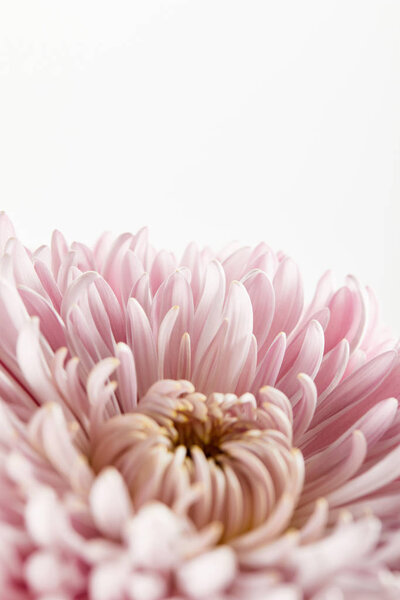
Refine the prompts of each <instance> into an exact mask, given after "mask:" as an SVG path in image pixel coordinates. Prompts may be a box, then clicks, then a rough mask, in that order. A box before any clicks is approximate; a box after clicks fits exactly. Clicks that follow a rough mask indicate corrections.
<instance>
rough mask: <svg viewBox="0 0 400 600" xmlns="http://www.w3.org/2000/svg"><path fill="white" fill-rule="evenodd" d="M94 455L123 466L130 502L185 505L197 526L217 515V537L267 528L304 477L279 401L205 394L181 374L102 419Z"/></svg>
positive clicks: (99, 464)
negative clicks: (133, 407)
mask: <svg viewBox="0 0 400 600" xmlns="http://www.w3.org/2000/svg"><path fill="white" fill-rule="evenodd" d="M91 461H92V466H93V468H94V470H95V471H97V472H99V471H101V470H102V469H103V468H104V467H106V466H109V465H113V466H115V467H116V468H117V469H118V470H119V471H120V473H121V474H122V475H123V477H124V480H125V482H126V484H127V487H128V489H129V492H130V495H131V498H132V502H133V506H134V508H135V509H139V508H140V507H141V506H142V505H143V504H145V503H146V502H148V501H150V500H159V501H161V502H163V503H165V504H167V505H169V506H171V507H173V508H175V509H178V510H179V509H183V508H185V509H188V514H189V516H190V517H191V519H192V521H193V522H194V523H195V524H196V526H197V527H199V528H201V527H203V526H205V525H207V524H209V523H212V522H219V523H220V524H221V538H220V539H221V541H222V542H225V541H227V540H231V539H233V538H236V537H238V536H241V535H243V534H245V533H247V532H250V531H252V530H254V529H257V528H259V527H260V526H261V525H262V524H263V526H264V527H265V524H266V523H267V522H268V519H269V518H270V517H271V515H273V514H274V512H275V511H276V508H277V506H278V505H279V503H280V501H281V500H282V498H283V497H284V496H285V497H288V496H289V497H290V498H291V500H292V501H293V504H295V502H296V500H297V497H298V494H299V492H300V490H301V486H302V482H303V479H302V473H303V461H302V456H301V453H300V451H299V450H296V449H295V448H293V447H292V441H291V426H290V422H289V420H288V419H287V417H286V415H285V414H284V411H283V410H282V409H281V408H279V407H278V406H275V405H273V404H271V403H262V405H261V406H258V405H257V402H256V400H255V398H254V396H253V395H251V394H244V395H243V396H241V397H237V396H236V395H234V394H219V393H214V394H211V395H209V396H205V395H203V394H200V393H197V392H195V391H194V387H193V385H192V384H190V383H189V382H186V381H169V380H166V381H161V382H159V383H157V384H155V385H154V386H152V387H151V388H150V390H149V391H148V393H147V394H146V395H145V396H144V397H143V398H142V400H141V401H140V404H139V406H138V409H137V412H133V413H130V414H124V415H119V416H116V417H113V418H112V419H109V420H108V421H106V422H104V424H103V425H102V426H101V428H100V430H99V431H98V432H97V434H96V437H95V440H94V445H93V452H92V457H91ZM282 526H284V523H282Z"/></svg>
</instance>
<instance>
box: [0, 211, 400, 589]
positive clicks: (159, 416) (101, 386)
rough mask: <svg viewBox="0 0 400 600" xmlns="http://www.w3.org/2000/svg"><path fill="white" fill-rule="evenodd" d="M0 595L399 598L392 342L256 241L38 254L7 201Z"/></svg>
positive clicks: (137, 241) (376, 324)
mask: <svg viewBox="0 0 400 600" xmlns="http://www.w3.org/2000/svg"><path fill="white" fill-rule="evenodd" d="M0 252H1V258H0V320H1V321H0V322H1V328H2V329H1V331H2V333H1V336H0V415H1V416H0V454H1V462H0V486H1V493H0V532H1V540H2V542H1V544H0V588H1V590H2V594H3V595H2V597H4V598H5V599H6V600H20V599H21V600H22V599H36V598H37V599H41V600H55V599H56V598H57V599H60V600H61V599H62V600H67V599H68V600H83V599H84V598H90V599H93V600H162V599H166V598H170V599H171V600H172V599H176V600H177V599H190V600H202V599H204V600H205V599H207V600H210V599H211V600H222V599H223V600H240V599H244V600H264V599H267V600H268V599H278V598H279V599H283V598H285V599H286V598H287V599H293V600H301V599H304V600H308V599H311V598H312V599H314V600H330V599H333V598H334V599H336V598H338V599H341V600H342V599H343V600H349V599H351V600H353V599H355V600H364V599H373V598H379V599H392V598H398V597H399V596H400V575H399V574H398V573H397V571H398V570H399V568H400V510H399V507H400V413H399V410H398V399H399V398H400V360H399V344H398V342H397V341H396V340H394V339H393V338H392V337H391V335H390V334H389V333H388V332H387V330H386V329H385V328H384V327H383V326H382V324H381V322H380V319H379V316H378V308H377V302H376V299H375V296H374V295H373V293H372V292H371V290H370V289H368V288H364V287H363V286H361V285H360V284H359V283H358V282H357V280H356V279H355V278H354V277H348V278H347V279H346V281H345V283H344V285H343V286H341V287H338V288H337V287H336V286H335V284H334V282H333V280H332V275H331V274H330V273H327V274H325V275H324V276H323V277H322V278H321V280H320V282H319V283H318V285H317V289H316V292H315V295H314V297H313V299H312V300H311V302H309V303H304V300H303V288H302V283H301V278H300V274H299V271H298V268H297V266H296V264H295V263H294V262H293V261H292V260H291V259H290V258H288V257H287V256H285V255H284V254H282V253H278V254H276V253H275V252H273V251H272V250H271V249H270V248H268V246H266V245H265V244H264V243H261V244H259V245H258V246H256V247H255V248H249V247H240V246H230V247H227V248H225V249H223V250H222V251H221V252H220V253H218V254H214V253H213V252H212V251H211V250H210V249H208V248H205V249H203V250H199V249H198V247H197V246H196V245H195V244H193V243H192V244H190V245H189V246H188V247H187V249H186V251H185V252H184V255H183V257H182V259H181V260H180V261H179V262H178V261H177V260H176V258H175V257H174V255H173V254H172V253H169V252H166V251H164V250H161V251H159V252H157V251H156V250H155V249H154V248H153V246H152V245H151V244H150V243H149V241H148V234H147V230H146V229H143V230H140V231H139V232H138V233H137V234H136V235H131V234H128V233H126V234H123V235H121V236H119V237H117V238H115V239H114V238H113V237H112V236H111V235H110V234H105V235H103V236H102V237H100V239H99V241H98V242H97V243H96V245H95V246H94V248H89V247H87V246H85V245H84V244H82V243H78V242H74V243H72V244H71V245H70V246H69V245H68V244H67V242H66V241H65V239H64V237H63V236H62V234H61V233H59V232H57V231H56V232H55V233H54V234H53V237H52V241H51V245H50V247H47V246H41V247H40V248H38V249H37V250H36V251H34V252H31V251H29V250H28V249H26V248H25V247H24V246H23V245H22V244H21V242H20V241H19V240H18V239H17V238H16V236H15V233H14V229H13V226H12V224H11V223H10V221H9V220H8V218H7V216H6V215H4V214H1V216H0Z"/></svg>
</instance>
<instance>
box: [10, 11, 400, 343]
mask: <svg viewBox="0 0 400 600" xmlns="http://www.w3.org/2000/svg"><path fill="white" fill-rule="evenodd" d="M399 32H400V2H399V1H398V0H392V1H388V0H375V1H370V0H359V1H354V0H343V1H329V0H328V1H327V0H325V1H323V2H321V0H316V1H299V0H293V1H285V0H275V1H268V0H260V1H255V0H254V1H253V0H241V1H236V0H228V1H219V0H211V1H208V0H186V1H178V0H175V1H172V0H163V1H155V0H143V1H135V0H130V1H126V2H123V1H118V0H113V1H108V2H102V1H99V0H96V1H91V0H79V1H71V0H69V1H68V2H65V1H64V2H62V1H61V0H51V1H48V2H45V1H41V0H35V1H34V2H32V1H31V0H28V1H25V2H23V1H21V0H2V2H1V4H0V86H1V89H0V205H1V208H2V209H4V210H6V211H7V212H8V213H9V215H10V216H11V217H12V219H13V220H14V223H15V225H16V227H17V229H18V233H19V236H20V237H21V238H22V240H23V241H24V243H25V244H26V245H29V246H32V247H35V246H37V245H39V244H42V243H44V242H46V243H47V242H48V241H49V238H50V233H51V230H52V229H54V228H58V229H61V230H62V231H63V232H64V233H65V234H66V235H67V238H68V239H69V240H70V241H72V240H73V239H80V240H82V241H85V242H92V241H94V240H95V238H96V237H97V236H98V234H99V233H100V232H101V231H103V230H105V229H110V230H112V231H114V232H118V233H119V232H122V231H126V230H129V231H136V230H137V229H139V228H140V227H141V226H142V225H145V224H148V225H149V226H150V229H151V233H152V239H153V242H154V243H155V245H156V246H158V247H168V248H171V249H174V250H176V251H177V252H180V251H181V250H182V249H183V247H184V246H185V244H186V243H187V242H189V241H190V240H191V239H196V240H197V241H198V242H199V243H200V244H211V245H212V246H213V247H214V248H219V247H220V246H222V245H224V244H225V243H227V242H229V241H230V240H232V239H237V240H241V241H242V242H243V243H250V244H255V243H257V242H259V241H260V240H265V241H267V242H268V243H269V244H270V245H271V246H272V247H274V248H275V249H279V248H282V249H284V250H285V251H286V252H287V253H288V254H290V255H291V256H292V257H293V258H295V259H296V260H297V262H298V263H299V264H300V266H301V268H302V270H303V273H304V279H305V283H306V285H307V287H308V289H309V292H311V288H312V287H313V285H314V284H315V282H316V280H317V278H318V275H319V274H321V273H322V272H323V271H324V270H325V269H326V268H328V267H330V268H333V269H334V271H335V272H336V273H337V276H338V279H340V278H342V277H343V276H344V275H345V274H346V273H348V272H352V273H354V274H356V275H357V276H358V277H359V278H360V279H361V280H362V281H363V282H364V283H369V284H371V285H372V286H373V287H374V288H375V289H376V291H377V293H378V296H379V298H380V300H381V303H382V306H383V314H384V317H385V319H386V321H387V322H388V324H389V325H391V326H392V328H393V329H394V330H395V331H396V332H397V333H400V235H399V230H400V166H399V165H400V35H399Z"/></svg>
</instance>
